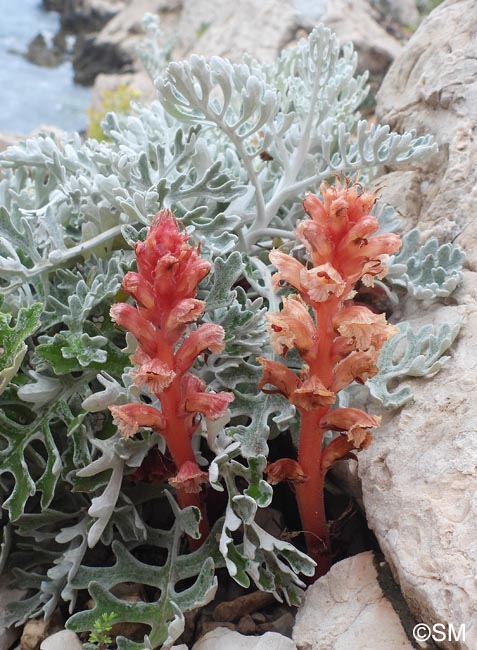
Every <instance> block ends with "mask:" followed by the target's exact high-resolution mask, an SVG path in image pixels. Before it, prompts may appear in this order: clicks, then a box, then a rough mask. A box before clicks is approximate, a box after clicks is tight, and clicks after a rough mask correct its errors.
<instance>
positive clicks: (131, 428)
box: [109, 403, 166, 438]
mask: <svg viewBox="0 0 477 650" xmlns="http://www.w3.org/2000/svg"><path fill="white" fill-rule="evenodd" d="M109 410H110V411H111V413H112V415H113V422H114V423H115V424H116V426H117V427H118V430H119V433H120V434H121V435H122V436H123V438H131V437H132V436H134V435H135V434H136V433H137V432H138V431H139V429H141V428H142V427H147V428H151V429H154V430H155V431H161V430H162V429H164V427H165V426H166V419H165V418H164V416H163V415H162V413H161V412H160V411H158V410H157V409H155V408H154V407H153V406H148V405H147V404H139V403H133V404H124V405H122V406H110V407H109Z"/></svg>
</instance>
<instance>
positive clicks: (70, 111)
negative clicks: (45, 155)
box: [0, 0, 91, 134]
mask: <svg viewBox="0 0 477 650" xmlns="http://www.w3.org/2000/svg"><path fill="white" fill-rule="evenodd" d="M58 26H59V16H58V14H56V13H53V12H46V11H44V10H43V9H42V8H41V5H40V0H0V131H11V132H17V133H24V134H26V133H29V132H30V131H32V130H33V129H36V128H38V127H39V126H43V125H51V126H57V127H59V128H62V129H65V130H66V131H78V130H81V129H84V128H85V126H86V124H87V117H86V108H87V107H88V106H89V105H90V103H91V90H90V89H88V88H83V87H81V86H76V85H74V84H73V69H72V66H71V64H70V63H63V64H62V65H60V66H59V67H58V68H43V67H39V66H36V65H33V64H32V63H29V62H28V61H27V60H26V59H25V58H24V57H23V56H21V54H18V52H25V51H26V50H27V48H28V43H29V42H30V41H31V39H32V38H34V37H35V36H36V35H37V34H38V33H39V32H41V33H43V34H44V36H45V38H46V39H47V40H51V38H52V37H53V36H54V34H55V33H56V31H57V29H58Z"/></svg>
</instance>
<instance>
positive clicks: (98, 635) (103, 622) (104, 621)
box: [88, 612, 118, 650]
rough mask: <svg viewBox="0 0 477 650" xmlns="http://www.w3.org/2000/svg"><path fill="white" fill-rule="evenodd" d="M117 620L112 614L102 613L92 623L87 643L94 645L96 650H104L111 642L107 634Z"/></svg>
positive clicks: (115, 615)
mask: <svg viewBox="0 0 477 650" xmlns="http://www.w3.org/2000/svg"><path fill="white" fill-rule="evenodd" d="M117 618H118V615H117V614H115V613H114V612H111V613H110V614H107V613H104V614H102V616H100V617H99V618H97V619H96V620H95V622H94V623H93V629H92V631H91V633H90V635H89V638H88V642H89V643H91V644H94V645H95V646H96V647H97V649H98V650H106V648H107V646H108V645H109V644H110V643H112V642H113V639H112V638H111V636H109V632H111V630H112V629H113V625H114V623H115V621H116V619H117Z"/></svg>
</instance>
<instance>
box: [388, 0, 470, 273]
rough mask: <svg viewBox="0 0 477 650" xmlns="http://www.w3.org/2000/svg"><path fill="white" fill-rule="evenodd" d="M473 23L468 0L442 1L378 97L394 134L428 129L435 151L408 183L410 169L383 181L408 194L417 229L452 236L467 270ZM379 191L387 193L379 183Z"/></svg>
mask: <svg viewBox="0 0 477 650" xmlns="http://www.w3.org/2000/svg"><path fill="white" fill-rule="evenodd" d="M476 24H477V3H476V2H475V1H474V0H447V1H446V2H444V3H442V4H441V5H440V6H439V7H437V8H436V9H435V10H434V11H433V12H432V13H431V14H430V15H429V16H428V17H427V18H426V19H425V20H424V21H423V22H422V23H421V25H420V26H419V28H418V30H417V31H416V33H415V34H414V35H413V37H412V38H411V39H410V41H409V42H408V44H407V45H406V47H405V49H404V51H403V53H402V55H400V56H399V57H398V59H397V60H396V61H395V62H394V63H393V65H392V66H391V68H390V70H389V72H388V74H387V75H386V77H385V79H384V82H383V84H382V86H381V89H380V91H379V93H378V96H377V115H378V119H379V121H380V122H382V123H385V124H390V126H391V127H392V128H393V129H395V130H397V131H403V130H408V129H416V130H417V132H418V134H425V133H431V134H433V135H434V136H435V138H436V141H437V143H438V145H439V148H440V152H439V154H438V155H436V156H434V157H433V158H432V159H431V160H429V161H428V162H427V163H426V164H421V165H419V166H418V167H417V168H415V167H413V173H414V179H413V180H412V187H410V179H409V172H396V173H395V174H393V177H392V179H387V178H386V177H385V178H384V179H383V183H384V184H385V185H388V186H390V187H392V193H393V194H394V195H395V196H399V195H401V196H403V197H406V195H409V193H410V192H411V193H412V195H413V197H415V198H414V199H413V203H414V209H412V207H411V210H412V212H413V215H412V218H413V220H414V221H415V222H416V223H417V222H418V223H419V229H420V230H421V231H423V232H424V233H425V234H427V235H429V236H430V235H433V234H437V235H439V237H440V238H441V239H442V240H447V241H449V240H454V239H456V241H457V242H458V243H460V244H461V245H462V246H463V248H464V249H465V250H466V253H467V264H468V266H469V268H471V269H472V270H477V220H476V219H475V218H474V215H475V212H476V205H477V166H476V165H475V160H476V159H477V140H476V138H475V137H473V133H474V132H475V129H476V126H477V58H476V57H475V38H474V27H473V26H474V25H476ZM388 181H390V182H388ZM416 190H417V191H416ZM382 195H383V198H385V199H386V198H387V188H386V187H385V188H384V190H383V193H382ZM391 199H392V197H391ZM405 200H406V201H407V202H408V203H409V198H407V199H405Z"/></svg>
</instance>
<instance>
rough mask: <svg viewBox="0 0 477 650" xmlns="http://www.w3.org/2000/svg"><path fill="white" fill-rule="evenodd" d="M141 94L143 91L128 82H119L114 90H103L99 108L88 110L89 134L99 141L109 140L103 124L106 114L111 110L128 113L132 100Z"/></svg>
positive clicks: (120, 113)
mask: <svg viewBox="0 0 477 650" xmlns="http://www.w3.org/2000/svg"><path fill="white" fill-rule="evenodd" d="M140 96H141V93H140V92H139V91H138V90H136V89H135V88H133V87H132V86H130V85H129V84H126V83H122V84H119V86H117V88H115V89H114V90H105V91H104V92H102V93H101V103H100V106H99V108H96V109H95V108H88V109H87V111H86V112H87V114H88V117H89V124H88V129H87V132H86V134H87V136H88V137H89V138H94V139H95V140H99V141H101V140H107V139H108V136H107V135H106V134H105V133H104V131H103V127H102V126H101V123H102V121H103V120H104V118H105V117H106V115H107V114H108V113H111V112H112V113H118V114H119V115H122V114H125V113H128V111H130V109H131V102H133V101H135V100H136V99H139V97H140Z"/></svg>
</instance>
